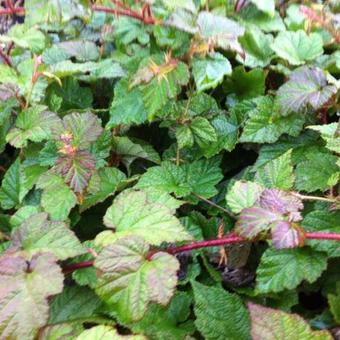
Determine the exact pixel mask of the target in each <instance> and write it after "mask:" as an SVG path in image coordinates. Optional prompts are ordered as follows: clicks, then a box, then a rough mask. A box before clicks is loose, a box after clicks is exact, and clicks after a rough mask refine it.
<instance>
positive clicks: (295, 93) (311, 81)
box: [276, 66, 337, 116]
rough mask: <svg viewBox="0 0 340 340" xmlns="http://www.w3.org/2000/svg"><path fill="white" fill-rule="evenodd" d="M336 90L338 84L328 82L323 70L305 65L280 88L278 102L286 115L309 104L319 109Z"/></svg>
mask: <svg viewBox="0 0 340 340" xmlns="http://www.w3.org/2000/svg"><path fill="white" fill-rule="evenodd" d="M336 92H337V88H336V86H334V85H330V84H329V83H328V81H327V77H326V74H325V73H324V72H323V71H322V70H320V69H318V68H316V67H314V68H311V67H307V66H303V67H300V68H298V69H296V70H295V71H294V72H292V73H291V75H290V76H289V81H287V82H286V83H285V84H283V85H282V86H281V87H280V88H279V90H278V91H277V97H276V102H277V103H278V105H279V107H280V112H281V114H282V115H285V116H286V115H288V114H290V113H291V112H300V111H301V110H303V109H305V108H306V107H309V106H311V107H312V108H313V109H314V110H317V109H319V108H321V107H322V106H323V105H324V104H325V103H327V101H328V100H329V99H330V98H331V96H332V95H334V94H335V93H336Z"/></svg>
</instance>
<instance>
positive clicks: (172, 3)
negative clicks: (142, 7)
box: [162, 0, 196, 12]
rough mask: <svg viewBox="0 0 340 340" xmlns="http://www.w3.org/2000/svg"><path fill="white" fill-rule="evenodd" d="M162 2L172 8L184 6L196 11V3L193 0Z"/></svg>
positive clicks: (166, 0)
mask: <svg viewBox="0 0 340 340" xmlns="http://www.w3.org/2000/svg"><path fill="white" fill-rule="evenodd" d="M162 2H163V4H164V5H165V6H166V7H167V8H168V9H170V10H175V9H178V8H183V9H186V10H188V11H190V12H196V7H195V3H194V1H193V0H162Z"/></svg>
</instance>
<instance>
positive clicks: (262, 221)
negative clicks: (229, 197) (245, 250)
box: [236, 206, 282, 238]
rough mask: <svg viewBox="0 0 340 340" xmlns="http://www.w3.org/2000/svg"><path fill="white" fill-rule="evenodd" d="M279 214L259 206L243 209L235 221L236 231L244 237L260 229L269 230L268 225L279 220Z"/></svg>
mask: <svg viewBox="0 0 340 340" xmlns="http://www.w3.org/2000/svg"><path fill="white" fill-rule="evenodd" d="M281 218H282V217H281V215H280V214H279V213H277V212H275V211H270V210H268V209H264V208H262V207H259V206H254V207H252V208H246V209H243V210H242V212H241V214H240V217H239V219H238V221H237V223H236V232H237V233H238V234H239V235H240V236H242V237H246V238H253V237H255V236H257V235H259V234H260V233H261V232H262V231H265V230H269V229H270V225H271V224H272V223H273V222H275V221H280V219H281Z"/></svg>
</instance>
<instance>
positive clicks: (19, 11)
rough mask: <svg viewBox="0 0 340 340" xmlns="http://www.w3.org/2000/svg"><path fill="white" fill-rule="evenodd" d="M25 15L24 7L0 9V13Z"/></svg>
mask: <svg viewBox="0 0 340 340" xmlns="http://www.w3.org/2000/svg"><path fill="white" fill-rule="evenodd" d="M13 14H15V15H18V16H20V15H25V8H24V7H13V8H2V9H0V15H13Z"/></svg>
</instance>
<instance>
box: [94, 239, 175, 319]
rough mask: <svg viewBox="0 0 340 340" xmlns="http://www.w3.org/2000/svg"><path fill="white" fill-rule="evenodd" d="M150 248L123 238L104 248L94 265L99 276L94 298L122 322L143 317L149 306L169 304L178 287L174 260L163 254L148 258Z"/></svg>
mask: <svg viewBox="0 0 340 340" xmlns="http://www.w3.org/2000/svg"><path fill="white" fill-rule="evenodd" d="M149 250H150V249H149V245H148V244H147V243H146V242H145V241H144V240H143V239H142V238H140V237H137V236H132V235H131V236H129V237H125V238H122V239H120V240H118V241H117V242H115V243H114V244H113V245H109V246H107V247H104V248H103V250H102V251H101V252H100V254H99V255H98V256H97V258H96V261H95V267H96V268H97V269H98V270H100V272H101V274H100V276H99V277H98V281H97V288H96V292H97V294H98V295H99V296H100V297H101V298H102V299H103V300H104V301H105V302H106V303H107V304H109V305H113V306H114V310H115V312H116V313H117V314H118V315H119V316H120V317H122V318H124V320H130V321H136V320H139V319H141V318H142V317H143V315H144V313H145V312H146V309H147V305H148V304H149V303H150V302H155V303H159V304H161V305H166V304H167V303H169V301H170V299H171V297H172V295H173V294H174V289H175V287H176V284H177V274H176V273H177V271H178V269H179V263H178V261H177V259H176V258H175V257H174V256H172V255H170V254H168V253H165V252H158V253H156V254H154V255H153V256H152V257H151V258H148V254H149Z"/></svg>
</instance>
